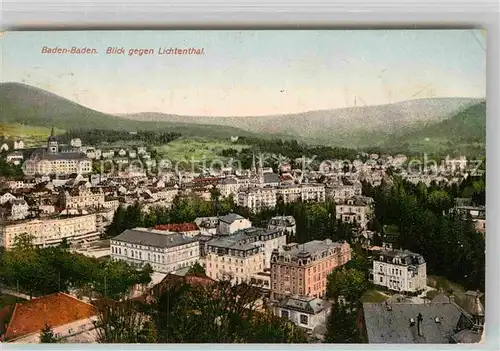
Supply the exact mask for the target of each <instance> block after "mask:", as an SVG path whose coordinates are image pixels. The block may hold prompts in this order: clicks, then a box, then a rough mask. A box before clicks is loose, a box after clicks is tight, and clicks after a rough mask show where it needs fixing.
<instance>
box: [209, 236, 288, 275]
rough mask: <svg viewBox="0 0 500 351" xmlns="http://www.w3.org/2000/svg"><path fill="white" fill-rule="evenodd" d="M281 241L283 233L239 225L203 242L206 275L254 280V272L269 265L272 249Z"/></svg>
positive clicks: (281, 242)
mask: <svg viewBox="0 0 500 351" xmlns="http://www.w3.org/2000/svg"><path fill="white" fill-rule="evenodd" d="M285 244H286V234H285V233H282V232H280V231H278V230H268V229H263V228H248V229H243V230H240V231H238V232H236V233H234V234H233V235H230V236H227V237H220V238H218V239H214V240H211V241H209V242H208V243H207V256H206V272H207V275H208V276H209V277H210V278H212V279H215V280H221V279H229V280H231V281H232V282H233V283H234V284H239V283H242V282H250V281H251V280H252V278H256V280H258V278H257V276H258V273H260V272H263V271H264V269H266V268H269V267H270V260H271V254H272V252H273V250H274V249H278V248H279V247H281V246H283V245H285Z"/></svg>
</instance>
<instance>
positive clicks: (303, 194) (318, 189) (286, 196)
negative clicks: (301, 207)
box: [277, 184, 325, 203]
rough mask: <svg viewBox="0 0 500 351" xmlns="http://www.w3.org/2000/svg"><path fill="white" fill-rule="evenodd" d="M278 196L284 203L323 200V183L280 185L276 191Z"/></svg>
mask: <svg viewBox="0 0 500 351" xmlns="http://www.w3.org/2000/svg"><path fill="white" fill-rule="evenodd" d="M277 195H278V197H281V198H282V199H283V202H284V203H289V202H295V201H298V200H301V201H311V200H312V201H316V202H324V201H325V186H324V185H323V184H299V185H282V186H280V187H279V188H278V191H277Z"/></svg>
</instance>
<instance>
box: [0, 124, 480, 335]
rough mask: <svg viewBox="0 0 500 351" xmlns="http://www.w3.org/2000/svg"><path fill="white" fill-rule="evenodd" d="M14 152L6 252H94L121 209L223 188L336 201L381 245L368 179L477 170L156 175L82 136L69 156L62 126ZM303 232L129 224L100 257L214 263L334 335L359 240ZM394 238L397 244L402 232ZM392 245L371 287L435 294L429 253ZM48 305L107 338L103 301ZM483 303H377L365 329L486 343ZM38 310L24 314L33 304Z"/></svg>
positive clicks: (222, 276)
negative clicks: (105, 169) (335, 301)
mask: <svg viewBox="0 0 500 351" xmlns="http://www.w3.org/2000/svg"><path fill="white" fill-rule="evenodd" d="M2 151H3V152H8V153H7V155H6V158H7V161H8V162H11V163H14V164H20V163H21V162H23V163H24V171H25V177H24V178H23V179H3V182H2V185H3V187H2V188H0V246H2V247H4V248H6V249H10V248H12V247H13V246H14V245H15V243H16V238H17V237H19V236H20V235H23V234H28V235H29V236H30V237H32V238H33V244H34V245H36V246H40V247H46V246H53V245H58V244H60V243H61V242H63V241H67V242H68V243H70V244H74V245H77V246H78V248H79V250H83V249H82V247H85V245H89V244H91V243H93V242H98V241H99V240H100V238H101V235H102V233H103V232H104V231H105V229H106V227H107V226H108V225H109V224H110V223H111V221H112V219H113V215H114V213H115V211H116V209H117V208H118V207H119V206H120V205H121V206H124V207H127V206H129V205H132V204H135V203H139V204H140V205H141V208H142V211H144V212H145V213H148V212H149V211H150V210H151V209H152V208H155V207H158V206H160V207H170V206H171V205H172V203H173V201H174V199H175V198H176V197H178V196H192V195H196V196H199V197H200V198H202V199H205V200H207V201H210V200H214V198H213V196H214V189H218V191H219V194H220V197H219V198H218V199H216V201H219V200H220V199H221V198H227V197H232V198H233V200H234V202H235V203H236V204H237V205H239V206H242V207H246V208H248V209H250V210H251V211H254V212H258V211H262V210H264V209H268V208H275V207H276V206H277V205H278V204H280V203H284V204H287V203H291V202H294V201H298V200H301V201H311V202H325V201H327V200H330V201H333V202H334V203H335V214H336V219H337V220H340V221H342V222H347V223H351V224H353V225H354V226H355V227H356V228H357V231H356V233H357V235H358V236H357V240H359V241H361V242H362V243H363V244H364V246H369V244H370V242H371V239H372V238H373V235H374V233H373V232H371V231H370V230H368V228H369V223H370V221H371V219H372V217H373V212H374V204H373V199H372V198H369V197H366V196H363V193H362V185H361V184H362V183H361V182H362V181H364V182H368V183H371V184H373V185H379V184H381V183H382V182H383V181H386V182H390V181H391V179H390V177H389V176H388V175H387V172H386V171H387V169H388V168H389V167H390V168H391V169H392V170H396V171H399V174H400V175H402V176H403V177H405V178H406V179H408V180H410V181H415V182H418V181H421V182H423V183H424V184H430V182H432V181H438V182H441V181H442V182H447V183H450V182H455V181H457V179H458V180H460V176H459V175H458V173H457V172H459V171H463V162H465V163H466V160H463V159H461V160H459V161H460V162H459V163H458V166H456V164H457V163H456V162H455V163H453V165H455V166H453V167H452V168H450V167H444V166H443V167H441V168H438V169H437V170H438V172H436V173H434V174H430V173H427V174H421V175H412V174H409V173H407V172H406V171H404V170H403V166H405V165H406V164H407V162H408V158H407V157H406V156H405V155H396V156H394V157H392V156H383V157H379V155H362V156H363V157H364V158H366V159H367V161H365V162H362V161H361V159H357V160H354V162H352V167H351V168H349V169H348V170H346V169H345V164H344V163H343V162H341V161H332V162H329V163H327V164H322V166H321V169H320V171H305V170H298V169H294V168H293V167H292V166H291V165H290V164H282V165H280V167H279V169H278V171H277V172H276V171H273V169H270V168H269V169H266V168H264V167H262V166H259V167H257V165H256V163H255V160H254V163H253V166H252V167H251V169H248V170H231V169H225V170H220V171H217V170H211V171H210V174H208V175H207V174H206V173H205V172H187V171H186V172H183V171H176V172H174V171H170V170H164V171H163V172H161V174H157V175H150V174H147V173H146V172H145V170H144V169H140V168H134V167H132V163H133V162H132V160H134V159H141V160H143V161H144V160H146V161H147V162H148V165H153V164H154V163H155V162H156V161H155V160H154V159H152V158H151V154H150V153H149V152H148V150H147V148H146V147H138V148H135V149H118V150H113V149H101V148H97V147H86V146H83V145H82V143H81V140H79V139H73V140H72V141H71V147H69V148H66V149H64V148H61V145H59V143H58V141H57V138H56V136H55V135H54V131H53V130H52V133H51V135H50V137H49V138H48V140H47V146H46V147H45V148H42V149H34V150H30V152H27V149H25V147H24V144H23V143H22V141H16V142H15V144H14V151H11V152H9V147H8V146H5V145H0V152H2ZM95 160H110V161H112V162H114V163H117V164H121V165H125V166H128V167H124V168H122V167H120V168H119V169H118V171H116V170H115V171H114V172H110V173H106V174H105V173H101V174H92V162H93V161H95ZM448 161H449V160H448ZM449 164H450V163H449V162H448V163H446V165H448V166H449ZM462 200H463V199H462ZM453 211H454V212H456V213H458V214H460V215H462V216H466V217H470V218H472V220H474V222H475V223H476V227H477V229H478V230H479V231H483V232H484V231H485V209H484V207H477V206H471V204H470V203H466V202H464V201H462V202H459V203H457V205H456V206H455V208H454V209H453ZM296 232H297V225H296V219H295V218H294V217H292V216H285V215H283V216H276V217H273V218H271V219H269V221H268V222H267V225H266V226H265V227H255V226H254V225H253V224H252V222H251V221H250V220H249V219H247V218H244V217H242V216H240V215H238V214H235V213H229V214H226V215H221V216H213V217H199V218H196V219H195V220H194V221H193V223H180V224H162V225H157V226H154V227H153V228H132V229H127V230H125V231H123V232H122V233H120V234H119V235H117V236H115V237H114V238H112V239H111V240H109V245H107V247H106V248H99V250H100V251H102V250H103V249H104V251H105V253H104V256H109V257H110V259H111V260H120V261H125V262H127V263H128V264H130V265H131V266H133V267H136V268H138V269H140V268H142V267H144V266H145V265H146V264H147V265H150V266H151V267H152V269H153V271H154V272H155V274H160V275H162V276H169V277H171V276H172V274H174V275H175V274H177V275H181V274H182V272H184V273H185V272H186V271H187V270H189V268H190V267H192V266H193V265H195V264H197V263H198V264H200V265H201V266H203V267H204V269H205V272H206V279H207V280H210V281H218V280H228V281H230V282H231V283H232V284H234V285H238V284H242V283H247V284H250V285H252V286H254V287H257V288H258V289H260V290H261V291H263V292H264V293H265V294H266V296H267V297H268V300H269V301H268V302H269V307H270V308H271V309H272V310H273V311H274V313H275V314H276V315H278V316H281V317H284V318H288V319H289V320H291V321H292V322H293V323H295V324H297V325H298V326H300V327H303V328H305V329H306V330H308V332H309V333H310V335H315V336H316V335H322V334H324V331H325V324H326V319H327V316H328V314H329V313H330V310H331V301H328V299H327V298H326V290H327V278H328V275H329V274H330V273H331V272H332V271H333V270H335V269H338V268H339V267H341V266H343V265H345V264H346V263H347V262H349V261H350V260H351V247H350V245H349V244H348V243H347V242H332V241H331V240H329V239H326V240H322V241H319V240H315V241H309V242H305V243H300V244H298V243H294V242H293V238H294V237H295V234H296ZM384 232H385V233H386V234H387V235H386V237H388V238H389V237H390V231H389V230H384ZM385 244H386V245H385V246H384V247H381V248H378V249H375V250H373V251H372V269H370V271H369V272H367V275H368V277H369V280H370V281H371V282H372V283H373V284H374V285H375V286H377V287H378V288H379V289H382V290H384V291H386V292H388V293H392V294H405V295H418V294H420V293H422V292H423V291H425V289H426V287H427V275H426V274H427V271H426V262H425V259H424V257H423V255H421V254H419V253H413V252H410V251H408V250H393V249H392V248H391V247H390V244H388V243H385ZM82 245H83V246H82ZM78 252H80V251H78ZM81 252H85V250H83V251H81ZM44 298H46V299H47V301H46V302H43V303H42V302H41V301H42V299H43V298H41V299H40V300H39V301H37V302H33V303H31V302H30V303H31V304H32V305H33V306H34V307H33V308H40V306H41V305H43V306H46V304H49V305H50V304H56V303H58V304H61V306H67V308H68V309H69V310H71V311H72V310H73V309H75V310H78V311H81V312H78V313H82V316H81V317H82V318H83V319H82V318H80V319H79V318H71V317H70V316H66V315H64V314H62V317H64V318H62V317H61V318H60V319H61V320H60V321H59V320H58V321H56V322H54V323H55V324H54V325H55V326H58V327H57V328H56V329H57V333H62V334H64V335H66V337H67V338H68V340H72V339H71V338H73V337H74V335H77V334H78V335H87V336H88V335H91V337H94V339H95V335H94V334H95V332H92V330H93V328H92V327H91V325H92V321H93V320H94V319H95V315H96V313H95V309H93V307H92V306H91V305H88V304H86V303H85V302H82V301H79V300H75V299H74V298H73V297H70V296H69V295H68V296H67V295H65V294H56V295H53V296H48V297H44ZM72 299H73V300H72ZM473 300H474V303H471V306H475V307H471V308H472V312H470V311H466V310H464V309H462V308H460V307H458V305H457V304H455V303H454V302H453V301H444V302H443V301H438V300H435V301H432V303H430V304H429V303H427V304H420V305H419V304H414V303H413V304H408V303H406V304H402V303H399V302H398V303H393V302H391V303H390V304H366V303H365V304H364V306H363V314H364V315H363V322H364V324H363V328H364V330H365V333H366V335H367V340H368V342H373V343H377V342H389V343H390V342H417V343H418V342H467V340H476V339H477V335H479V333H480V332H481V331H482V330H483V324H484V311H483V312H482V311H481V307H478V306H480V303H478V298H474V299H473ZM28 304H29V303H28ZM28 304H26V305H25V306H18V307H15V309H16V310H17V311H19V309H21V310H22V309H23V308H26V309H29V308H31V307H29V306H28ZM37 306H38V307H37ZM89 306H90V307H89ZM65 308H66V307H65ZM474 308H475V309H474ZM16 310H14V312H15V311H16ZM56 310H58V309H57V308H56V307H54V311H56ZM11 312H12V311H11ZM1 313H2V311H0V314H1ZM9 313H10V312H9ZM61 313H62V312H61ZM66 317H67V318H66ZM12 318H13V320H14V322H13V323H14V325H15V323H20V324H23V323H24V324H26V323H27V322H26V321H25V320H23V316H22V315H19V314H16V313H14V314H12ZM54 318H55V317H54ZM38 322H39V321H36V323H38ZM36 323H35V324H36ZM58 323H59V324H58ZM72 323H73V324H72ZM38 327H39V326H38V324H36V328H38ZM23 328H25V329H23V330H22V332H20V331H19V330H20V329H15V328H13V327H12V326H11V325H9V326H8V327H7V328H3V329H2V327H0V335H3V336H2V337H3V338H4V340H5V339H10V340H14V341H16V340H17V341H19V342H23V341H24V342H36V339H37V338H38V336H39V333H38V332H37V331H36V330H35V329H34V328H35V327H33V328H31V327H27V326H25V327H23ZM30 328H31V329H30ZM59 330H60V331H59ZM75 330H78V331H79V332H75ZM89 333H90V334H89ZM92 333H94V334H92ZM92 335H93V336H92ZM29 340H31V341H29ZM75 340H76V339H75Z"/></svg>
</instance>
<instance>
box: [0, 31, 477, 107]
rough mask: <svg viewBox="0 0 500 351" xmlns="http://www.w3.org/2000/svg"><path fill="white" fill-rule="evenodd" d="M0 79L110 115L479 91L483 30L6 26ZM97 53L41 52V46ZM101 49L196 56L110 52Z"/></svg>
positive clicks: (393, 99)
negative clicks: (180, 51) (192, 52)
mask: <svg viewBox="0 0 500 351" xmlns="http://www.w3.org/2000/svg"><path fill="white" fill-rule="evenodd" d="M0 40H1V41H2V44H1V46H0V50H1V60H2V61H1V80H2V81H3V82H12V81H15V82H23V83H26V84H30V85H34V86H37V87H40V88H43V89H46V90H49V91H51V92H53V93H56V94H58V95H61V96H63V97H66V98H68V99H71V100H73V101H76V102H78V103H80V104H82V105H85V106H87V107H90V108H93V109H96V110H99V111H103V112H108V113H131V112H146V111H155V112H164V113H176V114H189V115H213V116H215V115H234V116H240V115H263V114H275V113H288V112H302V111H308V110H315V109H326V108H338V107H345V106H353V104H354V99H355V96H357V97H358V99H357V101H358V105H359V104H360V103H361V101H364V103H366V104H368V105H373V104H383V103H389V102H396V101H402V100H408V99H412V98H423V97H433V96H442V97H452V96H456V97H485V96H486V52H485V50H484V48H485V46H486V37H485V34H484V33H483V32H482V31H479V30H476V31H470V30H387V31H385V30H357V31H354V30H350V31H340V30H330V31H326V30H325V31H276V30H275V31H220V30H217V31H216V30H212V31H116V32H111V31H101V32H89V31H85V32H84V31H79V32H71V31H65V32H8V33H4V35H3V36H2V38H1V39H0ZM45 45H46V46H49V47H55V46H58V47H71V46H77V47H83V46H87V47H93V48H96V49H97V50H98V51H99V54H98V55H80V56H78V55H47V54H41V48H42V47H43V46H45ZM108 46H117V47H122V46H123V47H124V48H125V49H126V50H128V49H130V48H152V49H154V50H155V52H156V51H157V50H158V48H159V47H181V48H187V47H197V48H202V47H203V48H204V49H205V55H203V56H176V57H174V56H159V55H156V54H155V55H154V56H142V57H131V56H128V55H124V56H107V55H105V51H106V48H107V47H108Z"/></svg>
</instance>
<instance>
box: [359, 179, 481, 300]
mask: <svg viewBox="0 0 500 351" xmlns="http://www.w3.org/2000/svg"><path fill="white" fill-rule="evenodd" d="M363 191H364V193H365V194H366V195H367V196H370V197H373V199H374V201H375V219H374V221H373V227H374V228H373V229H375V230H376V231H377V232H379V233H381V234H382V238H381V239H382V240H384V239H385V238H384V235H385V234H387V233H384V228H388V227H390V228H397V232H398V233H399V235H398V236H396V240H395V244H396V246H399V247H401V248H404V249H408V250H410V251H413V252H418V253H420V254H422V255H423V256H424V257H425V260H426V263H427V272H428V274H433V275H440V276H444V277H446V278H447V279H449V280H451V281H454V282H457V283H460V284H461V285H463V286H464V287H466V288H467V289H479V290H481V291H484V283H485V237H484V235H483V234H482V233H480V232H478V231H477V229H476V228H475V225H474V222H473V221H472V218H470V216H465V217H464V216H463V215H461V214H458V213H456V211H453V208H454V207H455V198H456V197H465V196H467V197H469V198H471V199H472V202H473V204H475V205H484V201H485V178H484V176H482V177H477V178H473V177H470V178H468V179H467V180H465V181H464V182H462V183H461V184H460V185H458V186H457V185H454V186H448V185H443V184H435V183H434V184H431V186H429V187H427V186H425V185H424V184H422V183H419V184H413V183H410V182H408V181H405V180H404V179H401V178H399V177H393V182H392V184H382V185H380V186H377V187H372V186H370V185H369V184H365V185H364V189H363Z"/></svg>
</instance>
